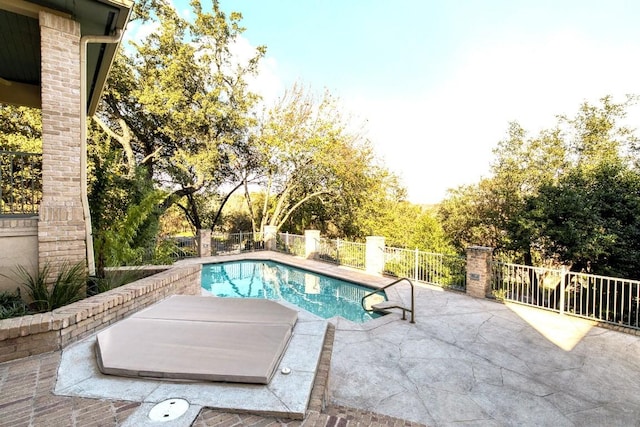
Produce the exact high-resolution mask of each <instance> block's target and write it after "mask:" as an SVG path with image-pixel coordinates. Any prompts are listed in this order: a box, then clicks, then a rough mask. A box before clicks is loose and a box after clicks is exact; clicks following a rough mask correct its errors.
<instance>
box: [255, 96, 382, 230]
mask: <svg viewBox="0 0 640 427" xmlns="http://www.w3.org/2000/svg"><path fill="white" fill-rule="evenodd" d="M255 139H256V148H257V151H258V153H257V154H258V159H259V168H258V169H257V174H258V175H257V176H256V179H255V181H257V182H259V183H260V185H261V189H262V192H263V193H262V196H261V204H260V206H256V205H255V204H254V203H253V202H254V199H255V196H252V194H251V192H250V191H249V187H248V186H245V195H246V197H247V202H248V206H249V207H250V210H251V216H252V218H253V220H254V224H255V228H256V229H259V230H264V227H265V226H267V225H270V226H275V227H277V228H278V229H280V228H281V227H283V226H284V225H285V224H287V223H288V222H289V220H290V219H291V218H292V215H294V214H297V215H298V217H297V221H299V223H302V224H303V225H304V226H308V225H310V224H316V225H317V224H318V223H322V222H324V221H325V220H327V217H326V215H327V214H328V212H329V211H332V215H333V214H335V213H337V212H338V211H339V210H340V207H341V206H342V207H344V206H350V207H351V208H355V207H357V206H358V204H359V203H360V201H361V200H362V198H363V195H364V192H366V191H367V190H368V189H370V188H372V184H373V181H374V180H375V179H376V178H377V173H376V169H375V168H374V167H373V163H372V162H373V152H372V149H371V147H370V145H369V144H368V142H367V141H365V140H364V139H362V138H361V137H360V136H359V135H358V134H357V133H354V132H350V131H349V130H348V127H347V122H346V120H345V118H344V116H343V114H342V113H341V111H340V109H339V107H338V104H337V101H336V100H335V99H334V98H333V97H332V96H331V95H330V94H329V93H328V92H325V93H324V94H323V95H322V97H321V98H320V99H316V98H315V97H314V96H313V95H312V94H311V93H310V91H309V90H308V89H306V88H304V87H303V86H301V85H299V84H296V85H294V86H293V87H292V88H290V89H289V90H287V91H286V92H285V94H284V95H283V96H282V97H281V98H280V99H279V101H278V102H277V103H276V105H275V106H274V107H273V108H271V109H270V110H269V111H268V112H267V114H266V117H265V119H264V121H263V123H262V125H261V127H260V128H259V130H258V133H257V135H256V138H255ZM343 212H344V211H343ZM333 218H334V219H335V218H336V217H335V216H333Z"/></svg>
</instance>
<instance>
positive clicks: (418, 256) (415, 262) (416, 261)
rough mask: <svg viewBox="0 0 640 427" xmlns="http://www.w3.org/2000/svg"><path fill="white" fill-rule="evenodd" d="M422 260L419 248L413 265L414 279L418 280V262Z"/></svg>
mask: <svg viewBox="0 0 640 427" xmlns="http://www.w3.org/2000/svg"><path fill="white" fill-rule="evenodd" d="M419 262H420V254H419V252H418V248H416V251H415V257H414V266H413V280H415V281H416V282H417V281H418V263H419Z"/></svg>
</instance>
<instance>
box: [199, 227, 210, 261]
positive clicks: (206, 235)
mask: <svg viewBox="0 0 640 427" xmlns="http://www.w3.org/2000/svg"><path fill="white" fill-rule="evenodd" d="M196 242H197V244H198V256H199V257H205V256H211V230H209V229H206V230H205V229H202V230H198V234H197V236H196Z"/></svg>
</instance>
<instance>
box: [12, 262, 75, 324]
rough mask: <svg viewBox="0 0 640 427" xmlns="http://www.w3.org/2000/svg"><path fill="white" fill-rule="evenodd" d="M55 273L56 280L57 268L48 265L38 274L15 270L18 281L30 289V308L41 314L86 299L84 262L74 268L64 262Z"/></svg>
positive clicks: (19, 267) (22, 268)
mask: <svg viewBox="0 0 640 427" xmlns="http://www.w3.org/2000/svg"><path fill="white" fill-rule="evenodd" d="M55 270H57V273H56V274H55V276H54V275H53V271H54V268H53V267H52V266H51V264H48V263H47V264H45V265H44V266H42V267H41V268H40V269H39V270H38V271H37V273H35V274H32V273H30V272H29V271H28V270H27V269H26V268H25V267H24V266H22V265H18V266H17V267H16V269H15V270H14V274H15V276H16V279H17V280H18V281H19V282H20V283H21V284H22V285H23V286H24V287H25V288H26V289H27V294H28V296H29V298H30V300H31V301H32V302H31V303H30V307H31V308H32V309H33V310H34V311H36V312H38V313H42V312H45V311H51V310H55V309H56V308H59V307H62V306H65V305H68V304H71V303H74V302H76V301H79V300H81V299H83V298H84V297H85V296H86V291H85V287H86V284H87V275H86V271H85V270H86V267H85V265H84V263H83V262H80V263H78V264H73V265H71V264H69V263H67V262H65V263H62V264H60V265H59V266H56V268H55Z"/></svg>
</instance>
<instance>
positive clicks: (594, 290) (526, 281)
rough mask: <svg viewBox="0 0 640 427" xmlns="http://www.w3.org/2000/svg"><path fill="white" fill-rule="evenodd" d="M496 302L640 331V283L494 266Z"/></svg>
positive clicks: (506, 264) (493, 280)
mask: <svg viewBox="0 0 640 427" xmlns="http://www.w3.org/2000/svg"><path fill="white" fill-rule="evenodd" d="M492 289H493V293H494V295H495V296H496V297H497V298H500V299H504V300H508V301H516V302H519V303H523V304H527V305H532V306H535V307H541V308H546V309H549V310H553V311H556V312H559V313H566V314H571V315H574V316H579V317H583V318H587V319H591V320H597V321H600V322H605V323H611V324H615V325H620V326H626V327H631V328H635V329H640V325H639V320H640V319H639V317H640V281H637V280H628V279H619V278H614V277H606V276H598V275H595V274H586V273H577V272H572V271H568V270H557V269H549V268H540V267H530V266H524V265H518V264H509V263H501V262H494V263H493V265H492Z"/></svg>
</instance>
